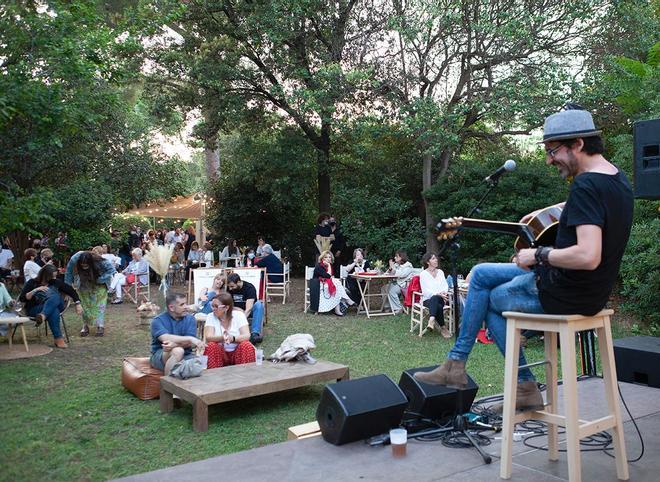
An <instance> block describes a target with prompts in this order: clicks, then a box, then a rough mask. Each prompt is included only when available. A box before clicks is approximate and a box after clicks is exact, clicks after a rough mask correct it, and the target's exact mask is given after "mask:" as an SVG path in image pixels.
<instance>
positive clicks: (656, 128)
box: [633, 119, 660, 199]
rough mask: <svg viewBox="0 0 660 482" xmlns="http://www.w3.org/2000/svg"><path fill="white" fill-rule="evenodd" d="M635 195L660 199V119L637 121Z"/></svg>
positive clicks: (635, 131)
mask: <svg viewBox="0 0 660 482" xmlns="http://www.w3.org/2000/svg"><path fill="white" fill-rule="evenodd" d="M633 139H634V140H633V143H634V158H635V197H638V198H643V199H660V119H653V120H647V121H639V122H635V124H634V127H633Z"/></svg>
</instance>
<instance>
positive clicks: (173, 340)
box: [150, 293, 206, 375]
mask: <svg viewBox="0 0 660 482" xmlns="http://www.w3.org/2000/svg"><path fill="white" fill-rule="evenodd" d="M165 304H166V305H167V311H165V312H163V313H161V314H160V315H158V316H156V317H155V318H154V319H153V320H152V321H151V360H150V363H151V366H152V367H154V368H155V369H157V370H162V371H163V372H165V375H169V374H170V372H171V371H172V368H173V367H174V365H175V364H176V363H178V362H180V361H181V360H184V359H187V358H192V357H193V356H194V355H193V353H192V347H195V348H196V349H197V350H198V351H201V350H204V349H205V348H206V343H204V342H203V341H202V340H200V339H199V338H197V322H196V321H195V318H193V317H192V315H190V314H187V313H186V310H187V305H186V295H183V294H180V293H170V294H168V295H167V297H166V298H165Z"/></svg>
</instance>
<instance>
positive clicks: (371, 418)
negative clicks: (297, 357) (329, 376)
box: [316, 375, 408, 445]
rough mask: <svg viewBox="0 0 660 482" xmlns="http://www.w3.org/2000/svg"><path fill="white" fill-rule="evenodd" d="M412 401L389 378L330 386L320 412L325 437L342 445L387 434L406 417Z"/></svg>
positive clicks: (325, 393) (328, 440) (324, 392)
mask: <svg viewBox="0 0 660 482" xmlns="http://www.w3.org/2000/svg"><path fill="white" fill-rule="evenodd" d="M406 405H408V399H406V396H405V395H404V394H403V392H402V391H401V389H400V388H399V387H398V386H397V385H396V383H394V382H393V381H392V379H391V378H390V377H388V376H387V375H374V376H372V377H365V378H358V379H355V380H347V381H344V382H337V383H331V384H329V385H326V387H325V389H324V390H323V394H322V395H321V401H320V403H319V406H318V408H317V409H316V421H317V422H318V423H319V427H320V428H321V435H323V438H324V439H325V440H326V442H330V443H331V444H335V445H342V444H345V443H349V442H354V441H356V440H361V439H365V438H368V437H372V436H374V435H378V434H381V433H387V432H388V431H389V430H390V429H391V428H394V427H397V426H398V425H399V424H400V423H401V419H402V418H403V411H404V410H405V409H406Z"/></svg>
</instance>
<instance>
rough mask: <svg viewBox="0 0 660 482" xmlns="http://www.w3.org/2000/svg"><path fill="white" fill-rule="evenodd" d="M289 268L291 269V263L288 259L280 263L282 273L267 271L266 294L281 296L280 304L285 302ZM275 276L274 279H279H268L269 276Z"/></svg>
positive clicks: (288, 283)
mask: <svg viewBox="0 0 660 482" xmlns="http://www.w3.org/2000/svg"><path fill="white" fill-rule="evenodd" d="M290 270H291V265H290V263H289V261H287V262H286V263H284V264H283V265H282V273H267V275H268V296H270V297H271V298H272V297H275V296H281V297H282V304H285V303H286V297H287V296H288V295H289V290H290V278H289V276H290ZM273 277H276V279H279V280H280V281H277V282H275V283H273V282H272V281H270V279H271V278H273Z"/></svg>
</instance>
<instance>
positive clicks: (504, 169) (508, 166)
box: [484, 159, 516, 184]
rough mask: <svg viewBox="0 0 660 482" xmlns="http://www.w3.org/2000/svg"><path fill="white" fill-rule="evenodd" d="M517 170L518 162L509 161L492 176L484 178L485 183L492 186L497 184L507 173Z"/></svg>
mask: <svg viewBox="0 0 660 482" xmlns="http://www.w3.org/2000/svg"><path fill="white" fill-rule="evenodd" d="M515 168H516V161H513V160H511V159H509V160H508V161H506V162H505V163H504V164H502V166H500V167H498V168H497V171H495V172H494V173H492V174H491V175H490V176H488V177H486V178H484V181H486V182H489V183H491V184H495V183H496V182H497V181H498V180H499V179H500V176H502V174H504V173H505V172H509V171H513V170H514V169H515Z"/></svg>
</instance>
